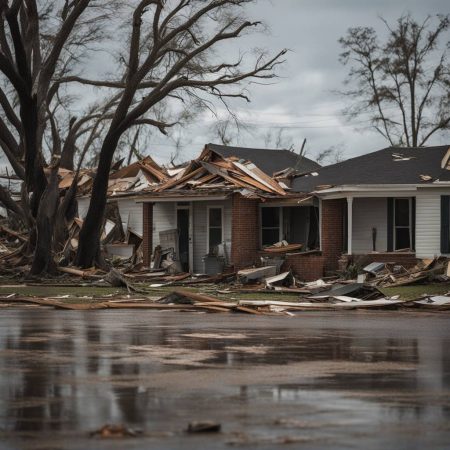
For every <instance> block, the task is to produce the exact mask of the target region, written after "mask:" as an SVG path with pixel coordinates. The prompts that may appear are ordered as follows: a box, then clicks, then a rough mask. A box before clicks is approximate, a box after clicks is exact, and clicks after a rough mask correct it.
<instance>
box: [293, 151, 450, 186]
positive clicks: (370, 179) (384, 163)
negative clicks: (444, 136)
mask: <svg viewBox="0 0 450 450" xmlns="http://www.w3.org/2000/svg"><path fill="white" fill-rule="evenodd" d="M448 149H449V146H448V145H441V146H438V147H414V148H413V147H409V148H405V147H388V148H384V149H382V150H378V151H376V152H373V153H368V154H366V155H362V156H358V157H356V158H351V159H348V160H346V161H343V162H341V163H337V164H333V165H331V166H326V167H322V168H321V169H318V170H316V172H317V174H318V175H317V176H312V175H308V176H299V177H297V178H295V179H294V180H293V183H292V189H293V191H295V192H312V191H315V190H317V189H318V187H319V186H327V185H331V186H343V185H373V184H419V183H424V181H423V180H422V179H421V178H420V176H421V175H429V176H430V177H431V180H430V181H429V182H433V181H436V180H440V181H450V171H449V170H446V169H441V162H442V159H443V158H444V156H445V154H446V153H447V151H448ZM393 155H398V156H403V157H404V158H396V157H394V156H393Z"/></svg>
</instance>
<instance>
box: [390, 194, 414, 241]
mask: <svg viewBox="0 0 450 450" xmlns="http://www.w3.org/2000/svg"><path fill="white" fill-rule="evenodd" d="M411 241H412V240H411V199H409V198H396V199H394V249H395V250H401V249H405V248H411V247H412V246H411Z"/></svg>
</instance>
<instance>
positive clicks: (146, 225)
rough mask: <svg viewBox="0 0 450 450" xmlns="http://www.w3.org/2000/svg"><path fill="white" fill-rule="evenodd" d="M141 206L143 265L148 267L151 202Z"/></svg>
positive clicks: (150, 235) (149, 259)
mask: <svg viewBox="0 0 450 450" xmlns="http://www.w3.org/2000/svg"><path fill="white" fill-rule="evenodd" d="M142 206H143V208H142V209H143V218H142V220H143V252H144V265H145V266H148V267H149V266H150V261H151V258H152V252H153V203H144V204H143V205H142Z"/></svg>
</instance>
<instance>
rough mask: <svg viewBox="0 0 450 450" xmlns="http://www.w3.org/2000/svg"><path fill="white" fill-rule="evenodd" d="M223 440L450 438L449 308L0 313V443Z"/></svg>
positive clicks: (397, 443) (40, 445)
mask: <svg viewBox="0 0 450 450" xmlns="http://www.w3.org/2000/svg"><path fill="white" fill-rule="evenodd" d="M191 420H215V421H218V422H220V423H221V424H222V432H221V433H220V434H214V435H187V434H186V433H184V431H183V430H184V429H185V428H186V427H187V424H188V423H189V422H190V421H191ZM106 423H111V424H125V425H126V426H128V427H130V428H132V429H134V430H136V431H139V432H140V434H139V435H138V436H137V437H130V438H125V439H120V438H119V439H118V438H116V439H102V438H98V437H91V436H90V432H91V431H93V430H96V429H98V428H100V427H101V426H103V425H104V424H106ZM234 447H235V448H261V449H277V448H285V447H286V448H308V449H316V448H317V449H319V448H333V449H340V448H341V449H348V448H355V449H356V448H358V449H359V448H365V449H372V448H373V449H375V448H381V447H383V448H385V449H387V448H392V449H411V448H420V449H422V448H433V449H440V448H442V449H444V448H450V315H445V314H427V313H422V314H420V315H419V314H413V313H406V312H402V313H396V312H376V313H363V312H346V313H327V314H323V313H303V314H299V315H298V316H296V317H293V318H288V317H254V316H251V317H250V316H245V315H223V314H197V313H177V312H155V311H150V312H144V311H96V312H70V311H54V310H42V309H40V310H38V309H36V310H34V309H33V310H32V309H30V308H23V309H4V310H2V311H1V315H0V448H1V449H40V450H44V449H46V450H56V449H63V448H64V449H80V450H86V449H124V448H127V450H133V449H149V448H156V449H199V448H204V449H222V448H234Z"/></svg>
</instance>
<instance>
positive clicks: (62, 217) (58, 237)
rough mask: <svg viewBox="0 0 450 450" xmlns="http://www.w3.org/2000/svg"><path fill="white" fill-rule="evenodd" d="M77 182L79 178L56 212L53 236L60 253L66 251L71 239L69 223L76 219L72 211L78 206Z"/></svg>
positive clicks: (76, 177) (56, 249) (75, 180)
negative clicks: (68, 241) (67, 243)
mask: <svg viewBox="0 0 450 450" xmlns="http://www.w3.org/2000/svg"><path fill="white" fill-rule="evenodd" d="M77 181H78V176H75V178H74V180H73V182H72V184H71V186H70V188H69V189H68V191H67V192H66V194H65V196H64V199H63V200H62V201H61V202H60V205H59V207H58V210H57V212H56V217H55V225H54V235H53V237H54V240H53V249H54V250H55V251H56V252H60V251H62V250H63V249H64V245H65V243H66V241H67V239H68V237H69V230H68V228H67V222H68V221H70V220H71V219H73V217H74V214H73V213H72V211H73V209H74V205H75V204H76V193H77Z"/></svg>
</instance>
